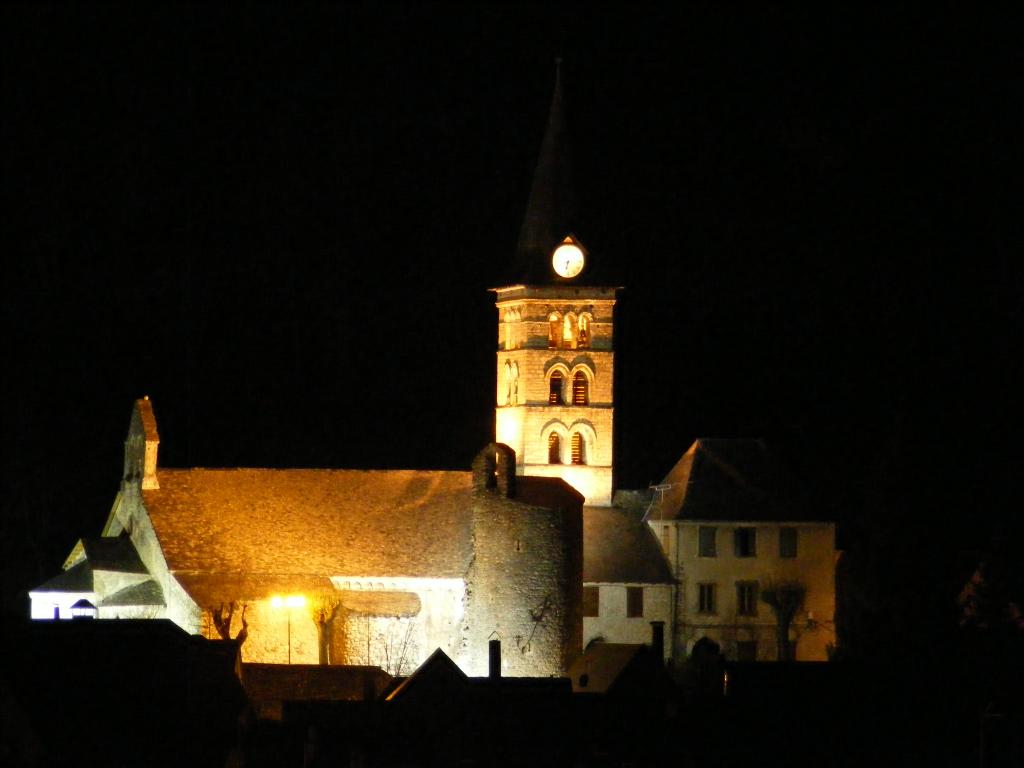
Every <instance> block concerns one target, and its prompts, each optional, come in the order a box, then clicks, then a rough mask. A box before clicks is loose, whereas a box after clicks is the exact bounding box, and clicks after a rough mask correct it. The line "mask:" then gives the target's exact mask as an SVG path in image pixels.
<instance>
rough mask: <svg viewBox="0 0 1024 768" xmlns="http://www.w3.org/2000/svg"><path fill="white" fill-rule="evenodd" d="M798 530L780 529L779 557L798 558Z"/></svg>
mask: <svg viewBox="0 0 1024 768" xmlns="http://www.w3.org/2000/svg"><path fill="white" fill-rule="evenodd" d="M796 541H797V538H796V528H786V527H783V528H779V557H796Z"/></svg>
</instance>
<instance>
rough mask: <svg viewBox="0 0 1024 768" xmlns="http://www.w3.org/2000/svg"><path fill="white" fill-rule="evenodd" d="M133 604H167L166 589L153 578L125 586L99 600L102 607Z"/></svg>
mask: <svg viewBox="0 0 1024 768" xmlns="http://www.w3.org/2000/svg"><path fill="white" fill-rule="evenodd" d="M133 605H153V606H163V605H167V603H166V602H165V601H164V591H163V590H162V589H160V585H159V584H157V583H156V582H155V581H153V580H152V579H149V580H147V581H144V582H142V583H141V584H133V585H132V586H130V587H125V588H124V589H122V590H120V591H118V592H115V593H114V594H112V595H110V597H105V598H103V599H102V600H100V602H99V607H100V608H112V607H118V606H133Z"/></svg>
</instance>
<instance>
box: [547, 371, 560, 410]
mask: <svg viewBox="0 0 1024 768" xmlns="http://www.w3.org/2000/svg"><path fill="white" fill-rule="evenodd" d="M548 403H549V404H550V405H562V372H561V371H554V372H553V373H552V374H551V381H550V383H549V386H548Z"/></svg>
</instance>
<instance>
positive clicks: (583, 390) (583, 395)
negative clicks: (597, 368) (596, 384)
mask: <svg viewBox="0 0 1024 768" xmlns="http://www.w3.org/2000/svg"><path fill="white" fill-rule="evenodd" d="M572 404H573V405H589V404H590V393H589V392H588V382H587V375H586V374H585V373H583V371H576V373H574V374H573V375H572Z"/></svg>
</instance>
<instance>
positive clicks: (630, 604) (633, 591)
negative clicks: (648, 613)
mask: <svg viewBox="0 0 1024 768" xmlns="http://www.w3.org/2000/svg"><path fill="white" fill-rule="evenodd" d="M643 615H644V588H643V587H626V618H627V619H638V618H640V617H642V616H643Z"/></svg>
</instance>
